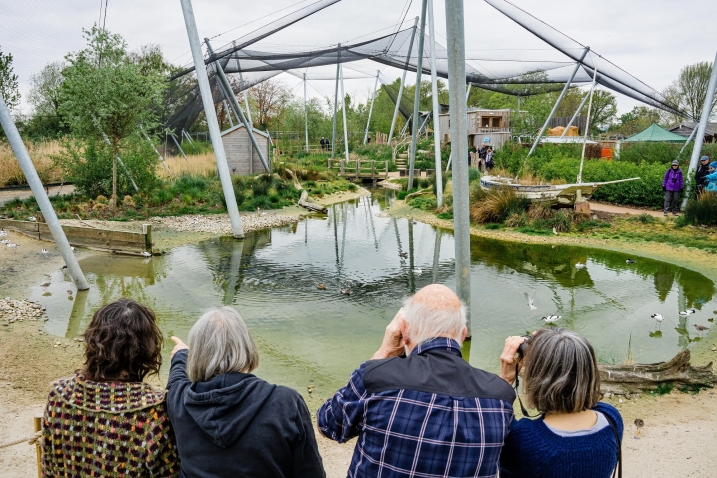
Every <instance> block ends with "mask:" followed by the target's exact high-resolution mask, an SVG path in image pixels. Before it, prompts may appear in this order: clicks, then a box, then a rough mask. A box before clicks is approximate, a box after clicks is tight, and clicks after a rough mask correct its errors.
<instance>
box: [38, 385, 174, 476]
mask: <svg viewBox="0 0 717 478" xmlns="http://www.w3.org/2000/svg"><path fill="white" fill-rule="evenodd" d="M43 439H44V444H43V456H42V462H43V473H44V476H48V477H89V476H102V477H120V476H127V477H135V476H137V477H139V476H143V477H144V476H148V477H155V476H156V477H175V476H179V458H178V455H177V447H176V443H175V440H174V433H173V432H172V428H171V425H170V423H169V417H168V416H167V409H166V404H165V402H164V392H159V391H156V390H153V389H152V388H151V387H150V386H149V385H147V384H145V383H141V382H118V383H107V382H92V381H90V380H87V379H85V378H84V377H82V376H81V375H76V376H74V377H72V378H69V379H61V380H58V381H57V382H55V383H54V384H53V389H52V391H51V392H50V395H49V397H48V401H47V407H46V409H45V418H44V423H43Z"/></svg>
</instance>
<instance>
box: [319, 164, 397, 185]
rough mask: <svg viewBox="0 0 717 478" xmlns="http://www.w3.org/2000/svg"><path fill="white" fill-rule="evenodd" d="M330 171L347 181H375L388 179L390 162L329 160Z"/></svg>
mask: <svg viewBox="0 0 717 478" xmlns="http://www.w3.org/2000/svg"><path fill="white" fill-rule="evenodd" d="M328 169H329V171H335V172H337V173H338V174H339V176H342V177H344V178H347V179H372V180H374V181H375V180H378V179H387V178H388V161H376V160H373V159H352V160H349V161H346V160H345V159H329V160H328Z"/></svg>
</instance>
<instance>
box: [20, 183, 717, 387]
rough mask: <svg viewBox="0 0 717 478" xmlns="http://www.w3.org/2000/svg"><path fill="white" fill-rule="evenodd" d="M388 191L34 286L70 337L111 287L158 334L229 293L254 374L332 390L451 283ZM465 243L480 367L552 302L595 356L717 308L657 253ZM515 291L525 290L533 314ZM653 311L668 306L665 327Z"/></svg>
mask: <svg viewBox="0 0 717 478" xmlns="http://www.w3.org/2000/svg"><path fill="white" fill-rule="evenodd" d="M391 200H392V196H391V193H382V194H380V195H375V196H374V197H371V198H363V199H361V200H356V201H349V202H347V203H344V204H338V205H335V206H333V207H331V208H330V211H329V214H328V215H327V216H325V217H316V218H307V219H303V220H302V221H301V222H300V223H296V224H293V225H290V226H287V227H283V228H278V229H274V230H266V231H261V232H258V233H254V234H249V235H247V237H246V238H245V239H244V240H242V241H236V240H234V239H231V238H215V239H212V240H208V241H205V242H202V243H199V244H195V245H188V246H182V247H178V248H176V249H174V250H172V251H171V252H170V253H168V254H167V255H165V256H163V257H156V258H152V259H148V260H147V259H139V258H135V257H121V256H108V255H105V254H98V255H96V256H92V257H89V258H87V259H85V260H83V261H82V262H81V265H82V267H83V270H85V271H86V275H87V277H88V280H89V281H90V283H91V289H90V291H88V292H86V293H79V294H77V295H76V296H75V297H74V300H72V301H68V300H67V293H66V290H67V289H68V288H69V287H68V286H69V279H68V278H67V277H65V276H64V275H63V273H62V272H58V273H56V275H55V276H54V277H53V278H52V280H51V282H52V284H51V286H50V287H49V288H48V291H49V292H50V293H51V294H52V295H50V296H43V292H45V291H44V290H43V289H42V288H40V287H37V289H35V290H33V293H32V296H31V298H32V299H33V300H37V301H39V302H41V303H42V304H44V305H46V306H47V307H48V313H49V316H50V321H49V322H48V324H47V327H48V329H49V330H50V331H51V332H53V333H56V334H58V335H66V336H67V337H74V336H76V335H77V334H78V333H81V331H83V330H84V328H85V327H86V326H87V323H88V322H89V320H90V318H91V316H92V314H93V312H94V311H95V310H96V309H97V308H98V307H99V306H100V305H102V304H103V303H105V302H108V301H110V300H113V299H116V298H118V297H121V296H126V297H132V298H134V299H136V300H139V301H142V302H144V303H146V304H148V305H149V306H151V307H152V308H153V309H154V310H155V311H156V312H157V316H158V318H159V320H160V326H161V328H162V330H163V331H164V332H165V333H166V335H167V336H169V335H170V334H175V335H179V336H181V337H186V335H187V332H188V331H189V328H190V327H191V326H192V324H193V323H194V321H195V320H196V319H197V317H199V315H200V314H201V312H202V311H203V310H204V309H205V308H207V307H210V306H216V305H221V304H225V305H232V306H235V307H237V309H238V310H239V311H240V312H241V314H242V316H243V317H244V318H245V319H246V321H247V323H248V324H249V326H250V328H251V330H252V333H253V334H254V335H255V337H256V339H257V342H258V343H259V346H260V348H261V351H262V358H261V366H260V371H259V373H260V375H261V376H262V377H265V378H267V379H268V380H273V381H277V382H281V383H286V384H289V385H291V386H295V387H297V388H302V387H303V386H305V385H306V384H308V383H312V384H314V385H316V387H317V392H316V393H317V396H318V394H319V393H323V392H326V393H330V392H331V391H332V390H333V389H334V388H335V387H337V386H340V385H341V384H342V383H343V382H344V381H345V380H346V377H347V376H348V373H350V371H351V370H352V369H353V368H355V366H356V365H357V364H358V363H359V362H360V361H362V360H365V359H367V358H369V357H370V356H371V354H372V353H373V352H374V351H375V349H376V348H377V347H378V345H379V344H380V341H381V337H382V335H383V331H384V328H385V325H386V323H387V322H388V321H389V320H390V319H391V318H392V317H393V315H394V314H395V312H396V310H397V309H398V308H399V307H400V306H401V301H402V299H403V298H404V297H406V296H407V295H409V294H411V293H413V292H414V291H415V290H417V289H419V288H421V287H423V286H425V285H427V284H430V283H443V284H446V285H448V286H449V287H454V286H455V270H454V267H455V265H454V260H453V251H454V244H453V236H452V235H451V233H450V232H448V231H441V230H439V229H436V228H433V227H431V226H429V225H426V224H422V223H415V224H414V222H413V221H412V220H409V219H395V218H390V217H386V215H385V214H383V213H382V206H385V205H387V204H390V202H391ZM471 250H472V254H471V257H472V266H471V276H472V277H471V286H472V294H473V304H472V307H473V310H472V316H473V341H472V344H471V346H472V354H471V363H472V364H473V365H476V366H481V367H485V368H487V369H490V370H496V369H497V366H498V356H499V354H500V351H501V350H502V343H503V340H504V338H505V337H506V336H507V335H511V334H523V333H525V332H530V331H532V330H535V329H536V328H539V327H541V326H543V325H544V324H543V322H542V320H541V317H542V316H544V315H550V314H555V315H562V316H563V319H562V320H561V321H560V322H559V323H558V325H561V326H564V327H569V328H571V329H574V330H576V331H578V332H580V333H582V334H584V335H585V336H586V337H588V339H589V340H590V341H591V342H592V343H593V345H594V346H595V348H596V351H597V353H598V355H599V359H600V360H602V361H621V360H622V359H623V357H624V355H625V352H626V348H627V344H628V341H631V343H632V354H633V356H634V357H635V359H636V360H638V361H641V362H654V361H659V360H665V359H668V358H670V357H672V356H673V355H674V354H675V353H677V352H678V351H679V350H680V349H682V348H684V347H687V346H689V344H690V343H691V342H693V341H695V340H699V338H700V337H699V336H698V333H697V332H696V331H695V330H694V327H693V324H695V323H700V324H706V323H707V322H706V320H707V318H708V314H704V313H699V312H698V313H697V314H695V315H692V316H690V317H680V316H679V315H678V312H679V311H680V310H685V308H688V307H695V308H696V309H698V310H702V309H705V308H707V310H709V311H711V310H713V309H717V303H715V302H714V294H715V287H714V284H713V283H712V281H710V280H708V279H706V278H705V277H704V276H702V275H701V274H698V273H696V272H692V271H689V270H686V269H683V268H679V267H676V266H672V265H670V264H666V263H661V262H658V261H652V260H649V259H643V258H637V262H636V263H635V264H629V265H628V264H626V263H625V260H626V256H625V255H623V254H617V253H612V252H607V251H602V250H593V249H584V248H575V247H567V246H550V245H526V244H517V243H507V242H499V241H494V240H487V239H482V238H473V239H472V240H471ZM577 263H583V264H586V267H585V268H584V269H577V268H575V264H577ZM317 283H324V284H326V289H327V290H323V291H322V290H318V289H317V288H316V284H317ZM340 288H350V290H351V294H350V295H348V296H347V295H344V294H342V293H340V291H339V289H340ZM524 292H529V293H530V294H531V295H533V294H535V302H536V305H537V307H538V310H537V313H532V312H531V311H530V309H529V308H528V306H527V304H526V303H525V302H524V300H523V293H524ZM653 313H661V314H662V315H663V316H664V317H665V322H664V324H662V325H663V326H662V327H660V324H657V323H656V322H655V320H654V319H651V318H650V315H651V314H653ZM690 333H692V335H690ZM170 349H171V347H170V346H169V345H167V350H166V352H167V353H168V352H169V350H170Z"/></svg>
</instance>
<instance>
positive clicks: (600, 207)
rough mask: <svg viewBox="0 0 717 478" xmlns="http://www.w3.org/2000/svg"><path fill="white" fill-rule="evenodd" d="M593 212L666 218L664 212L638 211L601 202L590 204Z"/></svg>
mask: <svg viewBox="0 0 717 478" xmlns="http://www.w3.org/2000/svg"><path fill="white" fill-rule="evenodd" d="M590 210H591V211H600V212H607V213H610V214H629V215H633V216H639V215H640V214H649V215H650V216H653V217H664V215H663V214H662V211H654V210H652V209H638V208H633V207H625V206H616V205H614V204H604V203H599V202H591V203H590Z"/></svg>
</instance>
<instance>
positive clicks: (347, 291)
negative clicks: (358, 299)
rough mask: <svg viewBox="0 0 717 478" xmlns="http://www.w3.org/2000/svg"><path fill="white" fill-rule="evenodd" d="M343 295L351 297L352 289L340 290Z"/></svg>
mask: <svg viewBox="0 0 717 478" xmlns="http://www.w3.org/2000/svg"><path fill="white" fill-rule="evenodd" d="M339 290H340V291H341V293H342V294H343V295H351V289H349V288H348V287H347V288H345V289H339Z"/></svg>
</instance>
